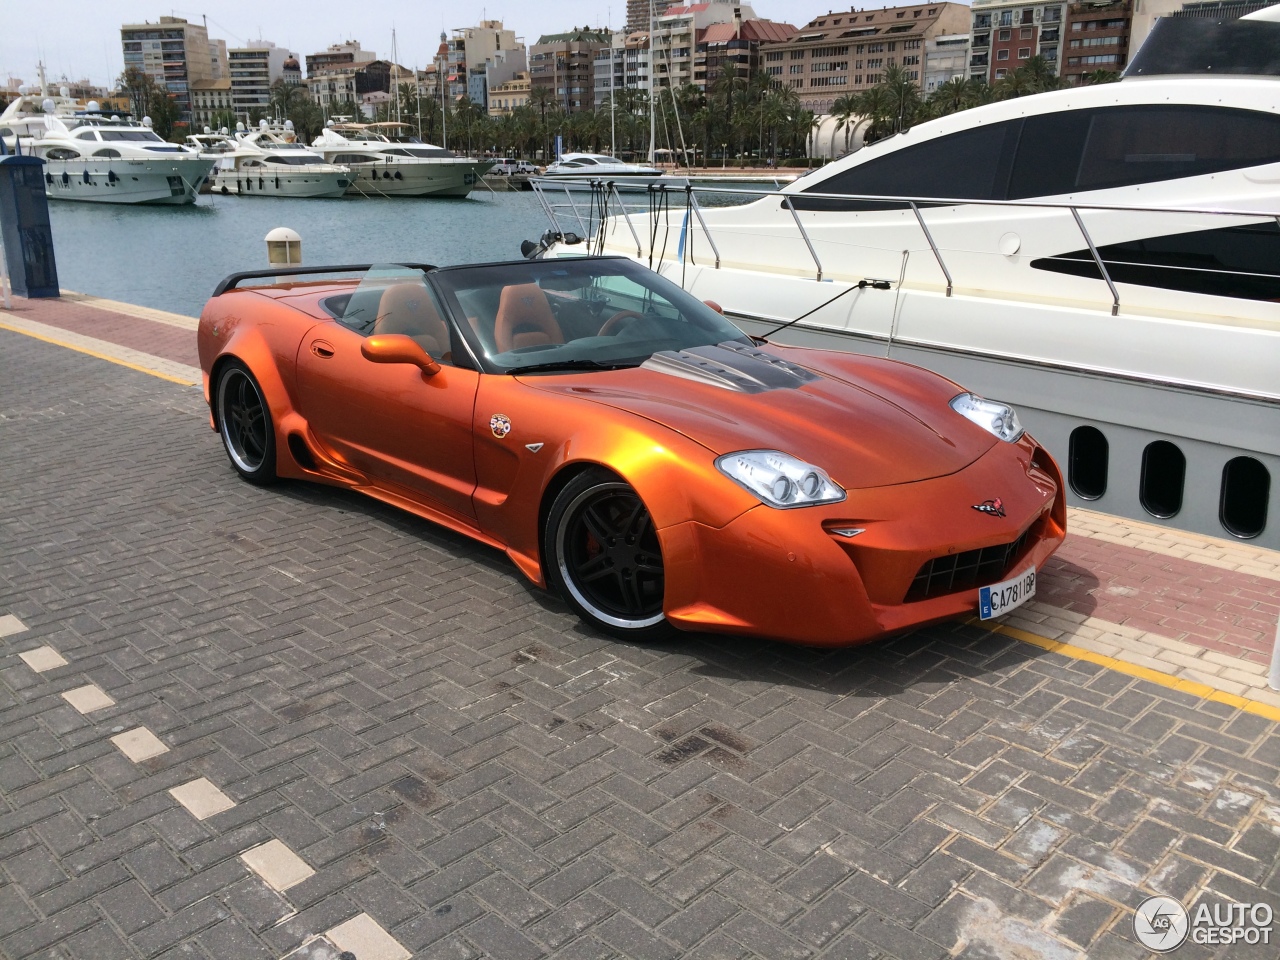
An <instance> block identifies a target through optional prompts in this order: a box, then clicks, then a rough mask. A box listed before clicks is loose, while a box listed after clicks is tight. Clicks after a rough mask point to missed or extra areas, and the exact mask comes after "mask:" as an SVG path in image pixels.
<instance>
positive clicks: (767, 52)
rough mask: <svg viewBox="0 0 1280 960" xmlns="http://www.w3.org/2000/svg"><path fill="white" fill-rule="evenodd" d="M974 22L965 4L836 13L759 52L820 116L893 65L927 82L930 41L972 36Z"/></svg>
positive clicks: (775, 75)
mask: <svg viewBox="0 0 1280 960" xmlns="http://www.w3.org/2000/svg"><path fill="white" fill-rule="evenodd" d="M969 26H970V21H969V8H968V7H967V6H965V5H964V4H961V3H949V2H945V3H923V4H915V5H912V6H904V7H887V8H885V9H883V10H858V9H850V10H847V11H832V12H831V13H826V14H823V15H822V16H820V17H815V18H814V19H813V20H810V21H809V22H808V23H807V24H805V25H804V26H803V27H801V28H800V29H799V30H798V31H797V32H796V33H795V35H793V36H792V37H790V38H788V39H787V40H785V41H783V42H781V43H762V44H761V45H760V54H761V56H762V58H763V62H764V68H765V70H767V71H768V72H769V74H770V76H772V77H773V78H774V79H775V80H777V81H778V82H780V83H782V84H784V85H786V86H788V87H791V88H792V89H794V90H795V91H796V93H797V95H798V96H799V97H800V106H801V107H802V108H804V109H806V110H812V111H813V112H814V113H815V114H818V115H820V116H821V115H823V114H827V113H830V112H831V109H832V106H833V105H834V104H835V101H836V100H838V99H840V98H841V97H843V96H846V95H848V94H851V93H858V92H860V91H862V90H865V89H867V88H868V87H873V86H875V85H876V84H877V83H879V82H880V81H881V80H883V79H884V73H885V70H886V69H888V68H889V67H892V66H899V67H901V68H902V69H903V70H904V71H906V74H907V76H908V78H910V79H911V80H914V81H915V82H916V83H917V84H920V83H923V82H924V72H925V66H924V50H925V44H926V43H927V42H929V41H930V40H935V39H937V38H938V37H942V36H954V35H956V34H959V33H966V34H967V33H968V32H969Z"/></svg>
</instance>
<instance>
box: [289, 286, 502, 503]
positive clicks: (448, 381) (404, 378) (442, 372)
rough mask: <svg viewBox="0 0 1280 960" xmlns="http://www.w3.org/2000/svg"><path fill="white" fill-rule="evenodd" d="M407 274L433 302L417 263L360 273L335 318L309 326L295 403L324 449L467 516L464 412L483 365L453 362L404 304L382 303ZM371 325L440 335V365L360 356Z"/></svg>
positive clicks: (471, 475)
mask: <svg viewBox="0 0 1280 960" xmlns="http://www.w3.org/2000/svg"><path fill="white" fill-rule="evenodd" d="M410 284H416V285H417V286H418V287H419V288H420V291H421V296H422V297H423V298H427V299H426V301H425V303H426V304H427V305H428V306H429V307H430V308H431V309H430V311H429V312H435V311H436V309H437V308H435V302H434V298H432V297H431V294H430V292H429V291H428V290H427V288H426V286H425V284H423V282H422V276H421V274H420V273H419V274H417V275H416V277H414V276H409V277H407V278H396V277H392V278H389V279H386V280H385V281H384V282H381V283H377V284H373V283H368V282H367V281H366V282H365V283H362V284H361V288H360V289H358V290H357V292H356V294H354V295H353V296H352V300H351V304H350V305H349V308H348V311H347V313H346V314H344V317H343V319H342V320H338V321H333V322H330V323H324V324H319V325H317V326H315V327H313V328H312V329H311V330H310V331H308V333H307V335H306V336H305V337H304V338H303V341H302V344H301V345H300V347H299V352H298V363H297V371H298V398H299V409H300V410H301V412H302V414H303V416H304V417H306V419H307V422H308V424H309V426H310V428H311V431H312V433H313V435H314V436H315V439H316V440H318V441H319V442H320V443H321V444H323V445H324V447H325V450H326V451H327V452H328V454H329V455H330V456H332V457H334V458H336V459H337V460H339V461H340V462H342V463H346V464H348V465H350V466H352V467H354V468H355V469H357V470H359V471H360V472H362V473H364V474H365V475H367V476H369V477H370V478H371V479H374V480H376V481H379V482H381V483H383V484H387V485H389V486H390V487H391V488H392V489H395V490H398V491H399V492H402V493H405V494H407V495H409V496H410V497H411V498H413V499H415V500H420V501H421V502H423V503H424V504H425V505H426V506H430V507H434V508H436V509H443V510H445V511H447V512H448V513H450V514H452V515H453V516H455V517H457V518H459V519H461V520H464V521H466V522H467V523H472V524H473V523H474V522H475V511H474V509H473V507H472V502H471V496H472V493H473V492H474V491H475V486H476V472H475V457H474V447H473V442H472V434H471V421H472V413H473V410H474V407H475V397H476V391H477V389H478V387H479V376H480V375H479V374H478V373H477V372H476V371H475V370H470V369H465V368H462V367H458V366H454V365H453V364H452V356H451V351H450V350H447V349H441V348H440V347H439V346H438V343H439V340H438V338H436V339H435V340H432V339H431V338H430V337H428V336H427V335H426V334H422V335H414V334H413V329H414V324H413V323H407V324H406V323H399V321H401V320H402V319H403V317H402V315H401V313H399V312H397V311H386V310H380V309H379V306H378V305H379V303H385V302H386V301H385V300H383V299H382V298H383V297H387V296H389V293H388V291H390V290H391V289H392V288H393V287H397V286H398V287H399V288H400V289H401V291H402V292H403V290H404V288H405V287H408V286H409V285H410ZM401 299H403V297H402V298H401ZM414 302H415V306H419V304H418V303H417V302H416V301H414ZM397 324H398V327H397ZM373 333H404V334H408V335H413V336H414V339H415V340H418V341H419V342H420V343H421V342H423V341H424V340H425V341H426V342H428V343H435V344H437V346H436V348H435V350H434V351H432V352H433V359H435V360H436V361H437V362H438V363H439V364H440V369H439V371H438V372H437V373H435V374H434V375H430V376H428V375H427V374H425V373H424V372H423V371H422V370H421V369H419V368H418V367H417V366H414V365H413V364H409V363H374V362H372V361H370V360H367V359H366V358H365V357H364V355H363V354H362V353H361V351H360V347H361V344H362V343H363V342H364V340H365V338H366V336H369V335H371V334H373Z"/></svg>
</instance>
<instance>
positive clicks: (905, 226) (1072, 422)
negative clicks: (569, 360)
mask: <svg viewBox="0 0 1280 960" xmlns="http://www.w3.org/2000/svg"><path fill="white" fill-rule="evenodd" d="M1277 21H1280V5H1277V6H1273V7H1270V8H1267V9H1266V10H1263V11H1260V12H1259V13H1258V14H1255V15H1251V16H1250V17H1248V18H1242V19H1240V20H1235V21H1230V20H1228V21H1219V22H1214V21H1212V20H1207V19H1203V18H1201V19H1191V18H1185V17H1179V16H1173V17H1168V18H1163V19H1161V20H1160V21H1158V23H1157V25H1156V28H1155V30H1154V31H1153V32H1152V34H1151V37H1150V39H1149V40H1148V42H1147V43H1146V44H1145V45H1144V46H1143V48H1142V49H1141V50H1140V51H1139V52H1138V53H1137V55H1136V56H1135V58H1134V60H1133V62H1132V63H1131V64H1130V66H1129V68H1128V70H1127V71H1126V74H1125V78H1124V79H1123V80H1122V81H1121V82H1119V83H1111V84H1100V85H1093V86H1085V87H1079V88H1072V89H1068V90H1061V91H1056V92H1053V93H1046V94H1041V95H1038V96H1030V97H1023V98H1019V99H1014V100H1008V101H1003V102H1000V103H993V104H990V105H988V106H984V107H978V108H975V109H972V110H966V111H963V112H961V113H957V114H953V115H951V116H947V117H943V118H941V119H938V120H934V121H931V122H928V123H924V124H921V125H919V126H917V127H913V128H912V129H911V130H909V131H908V132H906V133H903V134H899V135H897V136H895V137H892V138H889V139H887V140H882V141H880V142H878V143H875V144H872V145H870V146H868V147H866V148H864V149H862V150H860V151H858V152H857V153H854V154H852V155H851V156H848V157H846V158H844V159H842V160H839V161H837V162H835V163H832V164H830V165H829V166H826V167H823V168H822V169H821V170H820V171H817V172H814V173H812V174H810V175H809V176H806V177H804V178H803V179H802V180H799V181H797V182H795V183H794V184H791V185H789V186H787V187H785V188H784V189H782V190H781V191H777V192H774V193H771V194H770V195H767V196H764V197H762V198H761V199H758V200H755V201H754V202H750V203H747V204H745V205H742V206H737V207H728V208H724V207H722V208H716V209H703V208H700V207H699V206H697V205H696V204H691V205H690V206H688V207H686V208H684V209H673V210H671V211H670V213H669V214H668V215H667V216H666V217H659V218H658V219H657V220H656V221H654V220H652V219H651V218H650V214H649V211H648V210H640V209H633V210H630V211H628V213H627V215H623V214H621V213H620V212H619V211H618V210H617V207H616V203H615V204H613V205H612V212H613V215H612V216H610V217H608V218H607V219H606V220H605V221H604V223H603V224H602V225H600V229H599V231H598V232H597V231H596V230H595V229H594V225H592V224H591V223H590V222H589V221H588V227H589V228H590V229H588V230H585V231H584V230H583V229H582V228H581V226H580V225H581V224H582V223H583V222H584V219H583V218H584V214H583V213H582V211H583V210H589V206H588V207H583V206H582V204H581V203H579V204H578V207H579V208H580V209H579V210H572V209H569V207H570V205H569V204H567V203H564V202H563V200H564V198H563V197H562V202H561V204H560V206H559V207H558V208H557V207H555V206H554V200H555V195H554V193H551V192H548V193H547V196H546V199H547V201H548V205H549V206H551V208H552V213H553V220H555V221H556V222H555V223H553V229H552V231H551V232H550V233H549V235H548V237H547V238H546V239H544V242H543V244H541V245H538V246H537V248H536V249H538V250H544V249H545V250H546V251H547V255H550V256H572V255H581V254H582V253H583V252H584V249H583V248H584V246H588V247H589V248H590V250H591V252H592V253H606V254H618V255H623V256H629V257H634V258H638V259H641V260H644V261H645V262H649V263H651V264H652V265H653V267H654V269H657V270H659V271H660V272H661V273H663V274H664V275H665V276H667V277H668V278H670V279H673V280H675V281H676V282H678V283H681V284H682V285H683V286H684V287H685V288H686V289H688V290H690V291H691V292H693V293H694V294H696V295H697V296H699V297H701V298H704V299H710V300H714V301H716V302H718V303H719V304H721V305H723V307H724V308H725V311H726V313H728V314H729V315H730V316H731V317H733V319H735V321H737V322H738V323H739V324H740V325H741V326H742V328H743V329H744V330H746V331H747V332H748V333H751V334H756V335H765V334H769V333H770V332H771V331H773V330H775V328H778V327H779V326H780V325H781V324H784V323H787V322H788V321H794V322H792V323H790V324H789V326H788V327H787V328H786V329H782V330H779V331H778V332H777V333H776V337H777V339H779V340H782V341H784V342H792V343H799V344H812V345H815V346H823V347H834V348H840V349H847V350H851V351H856V352H861V353H871V354H878V355H881V356H891V357H893V358H897V359H901V360H905V361H909V362H911V363H915V364H919V365H921V366H925V367H929V368H931V369H934V370H937V371H939V372H941V373H943V374H945V375H946V376H949V377H951V378H952V379H954V380H956V381H957V382H958V383H962V384H964V385H965V386H966V387H967V388H971V389H974V390H975V391H977V392H979V393H982V394H985V395H988V396H991V397H994V398H998V399H1000V400H1005V401H1009V402H1012V403H1014V404H1015V405H1016V406H1017V407H1018V409H1019V411H1020V415H1021V416H1022V419H1023V421H1024V422H1025V423H1026V424H1027V426H1028V428H1029V429H1031V430H1032V431H1033V432H1034V433H1035V434H1036V437H1037V439H1039V440H1040V441H1041V442H1042V443H1044V444H1045V445H1046V446H1047V447H1049V448H1050V450H1051V451H1052V452H1053V453H1054V455H1055V456H1057V457H1058V458H1059V459H1060V460H1061V462H1062V464H1063V466H1064V467H1065V468H1066V472H1067V477H1068V481H1069V486H1070V496H1071V499H1072V502H1074V503H1075V504H1077V505H1089V506H1092V507H1094V508H1095V509H1099V510H1102V511H1105V512H1110V513H1116V514H1121V515H1125V516H1130V517H1136V518H1141V519H1146V520H1148V521H1150V522H1154V523H1157V524H1168V525H1171V526H1177V527H1180V528H1183V529H1189V530H1194V531H1199V532H1202V533H1208V534H1212V535H1215V536H1229V537H1235V538H1239V539H1247V540H1252V541H1254V542H1256V543H1258V544H1259V545H1261V546H1266V547H1269V548H1272V549H1276V548H1280V482H1277V481H1278V480H1280V79H1278V78H1276V77H1275V76H1274V73H1275V70H1276V67H1275V63H1276V61H1275V51H1276V50H1278V49H1280V22H1277ZM1268 74H1272V75H1268ZM694 196H695V198H696V196H697V193H696V191H695V193H694ZM672 206H673V207H675V206H676V205H675V204H674V203H673V205H672ZM589 215H590V214H589V213H587V214H585V216H589ZM570 232H572V233H576V234H579V235H581V234H583V233H586V234H588V242H587V244H583V243H581V242H579V243H567V242H565V240H564V236H565V235H566V234H568V233H570ZM557 236H559V237H560V238H561V239H559V240H557ZM569 239H570V240H572V239H576V238H569ZM531 255H536V254H531ZM849 428H850V429H851V430H856V429H857V425H856V424H850V425H849ZM989 495H991V496H996V495H999V491H991V492H990V493H989Z"/></svg>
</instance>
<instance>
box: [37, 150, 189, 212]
mask: <svg viewBox="0 0 1280 960" xmlns="http://www.w3.org/2000/svg"><path fill="white" fill-rule="evenodd" d="M212 167H213V161H211V160H200V159H194V158H193V159H189V160H186V159H184V160H128V159H120V158H116V159H111V160H96V159H78V160H46V161H45V167H44V174H45V192H46V193H47V194H48V195H49V197H51V198H52V199H55V200H79V201H84V202H89V203H149V204H176V205H181V204H187V203H195V200H196V194H197V193H198V192H199V190H200V186H201V184H202V183H204V180H205V178H206V177H207V176H208V174H209V171H210V169H211V168H212Z"/></svg>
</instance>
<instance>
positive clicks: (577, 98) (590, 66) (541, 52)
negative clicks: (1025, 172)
mask: <svg viewBox="0 0 1280 960" xmlns="http://www.w3.org/2000/svg"><path fill="white" fill-rule="evenodd" d="M612 46H613V34H612V33H611V32H610V31H608V30H592V29H590V28H588V27H582V28H581V29H577V30H570V31H567V32H565V33H550V34H544V35H543V36H541V37H539V38H538V42H537V43H535V44H534V45H533V46H531V47H530V48H529V80H530V90H531V93H532V91H534V90H538V89H547V90H551V91H553V92H554V94H555V97H556V101H557V102H558V103H559V104H560V107H561V109H563V110H564V111H565V112H566V113H578V112H579V111H583V110H594V109H595V59H596V54H597V53H598V52H599V51H600V50H602V49H607V48H609V47H612Z"/></svg>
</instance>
